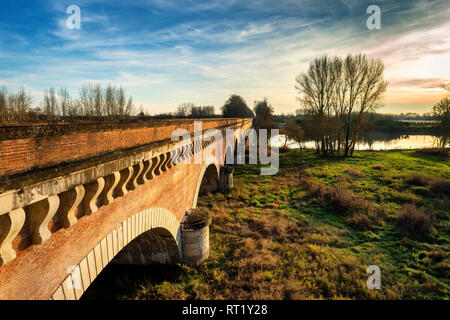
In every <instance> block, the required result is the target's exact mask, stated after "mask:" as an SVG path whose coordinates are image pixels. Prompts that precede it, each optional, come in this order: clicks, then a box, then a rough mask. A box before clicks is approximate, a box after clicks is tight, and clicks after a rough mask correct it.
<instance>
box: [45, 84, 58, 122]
mask: <svg viewBox="0 0 450 320" xmlns="http://www.w3.org/2000/svg"><path fill="white" fill-rule="evenodd" d="M44 112H45V114H46V115H47V116H48V117H49V118H50V119H54V118H55V117H56V116H57V115H58V99H57V98H56V93H55V88H50V89H49V90H48V91H45V93H44Z"/></svg>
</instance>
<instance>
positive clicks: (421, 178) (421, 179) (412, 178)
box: [405, 174, 432, 186]
mask: <svg viewBox="0 0 450 320" xmlns="http://www.w3.org/2000/svg"><path fill="white" fill-rule="evenodd" d="M431 180H432V178H431V177H429V176H426V175H424V174H410V175H408V176H406V177H405V181H406V183H408V184H411V185H414V186H427V185H428V184H429V183H430V182H431Z"/></svg>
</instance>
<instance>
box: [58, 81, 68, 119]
mask: <svg viewBox="0 0 450 320" xmlns="http://www.w3.org/2000/svg"><path fill="white" fill-rule="evenodd" d="M58 93H59V106H60V109H61V115H62V116H63V117H65V116H67V115H68V111H69V105H70V95H69V92H68V91H67V89H66V88H60V89H59V92H58Z"/></svg>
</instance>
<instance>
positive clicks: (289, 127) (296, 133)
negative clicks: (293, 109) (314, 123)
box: [285, 119, 305, 150]
mask: <svg viewBox="0 0 450 320" xmlns="http://www.w3.org/2000/svg"><path fill="white" fill-rule="evenodd" d="M285 132H286V137H287V138H288V139H289V140H294V141H295V142H297V143H298V144H299V145H300V150H301V148H302V143H303V142H304V140H305V133H304V131H303V129H302V127H301V125H300V124H299V123H298V122H297V121H295V120H294V119H291V120H288V121H287V123H286V128H285Z"/></svg>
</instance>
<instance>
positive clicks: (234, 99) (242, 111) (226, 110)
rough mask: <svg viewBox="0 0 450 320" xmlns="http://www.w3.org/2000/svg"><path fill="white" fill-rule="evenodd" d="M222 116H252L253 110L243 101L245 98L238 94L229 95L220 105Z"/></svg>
mask: <svg viewBox="0 0 450 320" xmlns="http://www.w3.org/2000/svg"><path fill="white" fill-rule="evenodd" d="M222 115H223V117H224V118H253V117H254V114H253V111H252V110H250V108H249V107H248V106H247V104H246V103H245V100H244V99H243V98H242V97H241V96H238V95H235V94H233V95H231V96H230V98H228V100H227V101H226V102H225V104H224V105H223V106H222Z"/></svg>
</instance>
